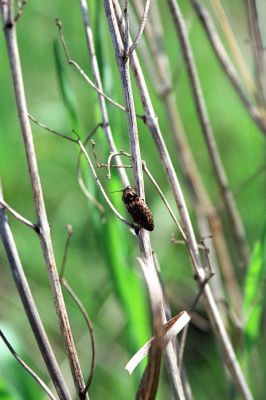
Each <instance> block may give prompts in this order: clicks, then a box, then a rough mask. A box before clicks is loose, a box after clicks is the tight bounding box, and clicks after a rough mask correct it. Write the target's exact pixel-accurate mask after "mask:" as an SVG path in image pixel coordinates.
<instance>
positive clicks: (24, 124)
mask: <svg viewBox="0 0 266 400" xmlns="http://www.w3.org/2000/svg"><path fill="white" fill-rule="evenodd" d="M0 5H1V13H2V19H3V27H4V32H5V37H6V44H7V48H8V56H9V63H10V69H11V72H12V78H13V86H14V92H15V97H16V105H17V112H18V116H19V121H20V127H21V132H22V135H23V139H24V145H25V152H26V157H27V163H28V169H29V174H30V180H31V186H32V192H33V197H34V203H35V208H36V214H37V218H38V225H39V228H40V235H39V237H40V242H41V247H42V251H43V256H44V259H45V263H46V267H47V271H48V276H49V282H50V286H51V290H52V293H53V299H54V304H55V309H56V313H57V316H58V319H59V323H60V329H61V333H62V336H63V339H64V344H65V349H66V352H67V355H68V360H69V364H70V368H71V372H72V377H73V381H74V383H75V388H76V392H77V395H78V397H79V398H80V399H82V398H84V396H83V391H84V388H85V383H84V379H83V376H82V371H81V368H80V364H79V359H78V355H77V352H76V348H75V344H74V340H73V336H72V332H71V327H70V324H69V320H68V315H67V311H66V307H65V302H64V298H63V294H62V290H61V286H60V282H59V277H58V272H57V269H56V262H55V257H54V251H53V246H52V241H51V235H50V226H49V223H48V219H47V214H46V209H45V204H44V198H43V192H42V186H41V181H40V176H39V171H38V164H37V158H36V153H35V147H34V142H33V136H32V131H31V126H30V123H29V118H28V110H27V103H26V96H25V90H24V83H23V76H22V71H21V63H20V56H19V49H18V44H17V37H16V25H15V23H14V19H13V17H12V2H11V1H8V2H5V1H3V0H1V3H0Z"/></svg>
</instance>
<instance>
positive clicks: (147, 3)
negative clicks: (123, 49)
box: [127, 0, 151, 57]
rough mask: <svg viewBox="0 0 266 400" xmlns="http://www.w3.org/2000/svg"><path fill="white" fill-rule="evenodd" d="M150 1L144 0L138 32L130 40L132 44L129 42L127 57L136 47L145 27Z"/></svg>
mask: <svg viewBox="0 0 266 400" xmlns="http://www.w3.org/2000/svg"><path fill="white" fill-rule="evenodd" d="M150 3H151V0H146V1H145V7H144V10H143V14H142V18H141V22H140V27H139V30H138V33H137V34H136V37H135V39H134V40H133V41H132V44H131V46H130V48H129V50H128V53H127V57H130V56H131V54H132V53H133V51H134V50H135V49H136V47H137V45H138V43H139V41H140V39H141V36H142V34H143V31H144V28H145V25H146V21H147V17H148V12H149V8H150Z"/></svg>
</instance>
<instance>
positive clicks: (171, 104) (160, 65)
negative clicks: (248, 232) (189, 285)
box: [134, 0, 242, 316]
mask: <svg viewBox="0 0 266 400" xmlns="http://www.w3.org/2000/svg"><path fill="white" fill-rule="evenodd" d="M139 3H140V0H134V4H135V6H136V10H137V13H138V14H140V10H139V8H140V6H139ZM139 17H140V15H139ZM146 35H147V42H148V44H149V47H150V50H151V54H152V56H151V57H150V58H151V60H152V61H150V62H153V63H155V65H156V69H155V68H154V70H156V71H157V73H156V74H154V75H153V77H156V79H153V82H154V83H155V87H156V90H157V92H158V94H159V95H160V96H161V98H162V102H163V104H164V106H165V109H166V112H167V116H168V120H169V124H170V126H171V131H172V133H173V136H174V140H175V142H176V144H177V150H178V157H179V159H180V163H181V167H182V169H183V174H184V176H185V178H186V182H187V184H188V189H189V191H190V195H191V200H192V202H193V204H194V208H195V209H196V210H197V213H196V214H197V216H198V217H199V218H198V220H199V219H201V217H200V215H201V216H202V217H203V216H205V217H206V218H207V219H208V221H209V225H210V228H211V231H212V233H213V237H214V245H215V249H216V251H217V255H218V257H219V261H220V265H221V268H222V272H223V276H224V280H225V285H226V289H227V292H228V295H229V298H230V303H231V304H232V305H233V308H234V311H235V312H236V313H237V314H238V315H239V316H240V311H241V303H242V301H241V294H240V290H239V287H238V283H237V280H236V277H235V274H234V269H233V264H232V260H231V257H230V254H229V250H228V247H227V244H226V240H225V236H224V232H223V227H222V224H221V221H220V218H219V215H218V213H217V211H216V209H215V207H214V205H213V204H212V202H211V199H210V197H209V195H208V193H207V191H206V189H205V186H204V183H203V181H202V179H201V176H200V174H199V171H198V168H197V165H196V162H195V159H194V157H193V153H192V151H191V149H190V146H189V142H188V140H187V136H186V132H185V130H184V127H183V124H182V120H181V117H180V115H179V113H178V110H177V107H176V96H175V93H174V92H173V90H171V84H170V78H169V77H170V69H169V61H168V58H167V53H166V51H165V50H164V49H162V43H163V27H162V23H161V18H160V12H159V10H158V5H157V2H156V1H154V3H153V7H152V8H151V12H150V19H149V21H148V22H147V25H146ZM144 52H146V53H149V50H148V49H147V47H145V48H143V52H142V54H143V53H144ZM201 225H202V224H201V223H199V227H200V226H201ZM200 232H201V236H202V237H204V236H205V234H206V232H205V234H204V233H203V232H202V231H201V229H200ZM210 245H211V248H212V247H213V246H212V242H211V243H210ZM211 251H212V254H214V249H212V250H211ZM212 267H213V269H214V270H215V271H218V266H217V267H215V265H213V264H212ZM217 277H218V274H215V277H214V279H212V281H211V285H214V283H215V281H217V284H218V285H219V286H221V282H220V283H219V282H218V280H219V279H218V278H217ZM220 292H221V291H220ZM215 293H216V291H215Z"/></svg>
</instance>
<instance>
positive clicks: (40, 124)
mask: <svg viewBox="0 0 266 400" xmlns="http://www.w3.org/2000/svg"><path fill="white" fill-rule="evenodd" d="M29 119H30V120H31V121H32V122H34V123H35V124H36V125H38V126H39V127H40V128H43V129H45V130H46V131H48V132H50V133H54V134H55V135H57V136H61V137H63V138H65V139H67V140H69V141H70V142H75V143H76V142H77V139H73V138H72V137H70V136H68V135H66V134H64V133H62V132H59V131H56V130H55V129H51V128H49V127H48V126H47V125H44V124H43V123H42V122H40V121H38V120H37V119H36V118H34V117H33V116H32V115H30V114H29Z"/></svg>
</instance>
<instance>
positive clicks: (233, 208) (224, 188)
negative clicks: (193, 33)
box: [168, 0, 250, 267]
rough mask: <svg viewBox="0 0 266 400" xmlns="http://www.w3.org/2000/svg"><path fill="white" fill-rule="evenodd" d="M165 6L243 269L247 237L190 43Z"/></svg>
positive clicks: (173, 6)
mask: <svg viewBox="0 0 266 400" xmlns="http://www.w3.org/2000/svg"><path fill="white" fill-rule="evenodd" d="M168 4H169V8H170V11H171V15H172V17H173V20H174V25H175V28H176V31H177V35H178V37H179V38H180V42H181V49H182V52H183V56H184V58H185V60H186V66H187V69H188V73H189V78H190V84H191V87H192V91H193V95H194V98H195V102H196V105H197V112H198V116H199V120H200V123H201V128H202V132H203V134H204V138H205V141H206V145H207V148H208V151H209V155H210V158H211V161H212V164H213V167H214V171H215V174H216V178H217V181H218V184H219V187H220V191H221V194H222V197H223V201H224V204H225V208H226V210H227V214H228V217H229V220H230V223H231V228H232V233H233V235H234V240H235V243H236V248H237V250H238V255H239V261H240V265H242V266H245V267H246V266H247V264H248V261H249V258H250V252H249V247H248V243H247V239H246V234H245V230H244V226H243V223H242V220H241V217H240V215H239V212H238V209H237V205H236V202H235V199H234V196H233V194H232V191H231V189H230V187H229V183H228V179H227V176H226V173H225V169H224V167H223V164H222V160H221V158H220V154H219V150H218V147H217V144H216V140H215V137H214V134H213V130H212V126H211V123H210V120H209V117H208V112H207V108H206V104H205V100H204V97H203V93H202V89H201V85H200V80H199V76H198V71H197V67H196V64H195V61H194V56H193V53H192V49H191V46H190V43H189V39H188V35H187V30H186V26H185V22H184V19H183V16H182V14H181V11H180V8H179V6H178V4H177V2H176V0H168Z"/></svg>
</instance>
